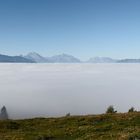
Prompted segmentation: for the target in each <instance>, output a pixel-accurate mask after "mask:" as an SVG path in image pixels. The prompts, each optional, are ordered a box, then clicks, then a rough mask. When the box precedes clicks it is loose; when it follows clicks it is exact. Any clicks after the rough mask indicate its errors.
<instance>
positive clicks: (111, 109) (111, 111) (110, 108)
mask: <svg viewBox="0 0 140 140" xmlns="http://www.w3.org/2000/svg"><path fill="white" fill-rule="evenodd" d="M116 112H117V111H116V110H115V109H114V107H113V106H112V105H110V106H109V107H108V108H107V110H106V113H116Z"/></svg>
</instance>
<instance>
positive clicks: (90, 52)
mask: <svg viewBox="0 0 140 140" xmlns="http://www.w3.org/2000/svg"><path fill="white" fill-rule="evenodd" d="M139 6H140V1H139V0H0V53H2V54H8V55H18V54H26V53H28V52H38V53H40V54H41V55H43V56H52V55H55V54H61V53H66V54H71V55H74V56H76V57H78V58H80V59H82V60H85V59H88V58H89V57H95V56H108V57H112V58H126V57H127V58H140V53H139V52H140V8H139Z"/></svg>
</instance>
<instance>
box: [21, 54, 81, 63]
mask: <svg viewBox="0 0 140 140" xmlns="http://www.w3.org/2000/svg"><path fill="white" fill-rule="evenodd" d="M24 57H25V58H27V59H30V60H32V61H35V62H37V63H80V62H81V61H80V59H78V58H76V57H74V56H72V55H68V54H60V55H54V56H51V57H43V56H41V55H40V54H38V53H36V52H31V53H28V54H27V55H25V56H24Z"/></svg>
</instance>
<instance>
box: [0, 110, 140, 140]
mask: <svg viewBox="0 0 140 140" xmlns="http://www.w3.org/2000/svg"><path fill="white" fill-rule="evenodd" d="M139 139H140V112H135V113H125V114H103V115H91V116H71V117H62V118H49V119H44V118H37V119H28V120H17V121H15V120H14V121H13V120H8V121H0V140H139Z"/></svg>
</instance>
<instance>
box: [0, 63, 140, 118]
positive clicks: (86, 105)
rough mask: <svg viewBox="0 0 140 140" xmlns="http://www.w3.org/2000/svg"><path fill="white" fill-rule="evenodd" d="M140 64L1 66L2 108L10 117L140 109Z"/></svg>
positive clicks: (0, 104)
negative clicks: (110, 108) (111, 109)
mask: <svg viewBox="0 0 140 140" xmlns="http://www.w3.org/2000/svg"><path fill="white" fill-rule="evenodd" d="M139 84H140V64H4V63H3V64H2V63H1V64H0V106H1V107H2V106H3V105H5V106H6V107H7V110H8V113H9V116H10V118H16V119H20V118H31V117H52V116H64V115H65V114H67V113H69V112H70V113H71V114H72V115H83V114H98V113H104V112H105V111H106V108H107V107H108V106H109V105H114V107H115V109H116V110H118V112H127V111H128V109H129V108H130V107H131V106H134V107H135V108H136V109H137V110H140V85H139Z"/></svg>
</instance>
